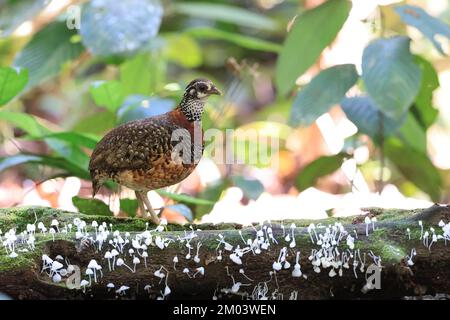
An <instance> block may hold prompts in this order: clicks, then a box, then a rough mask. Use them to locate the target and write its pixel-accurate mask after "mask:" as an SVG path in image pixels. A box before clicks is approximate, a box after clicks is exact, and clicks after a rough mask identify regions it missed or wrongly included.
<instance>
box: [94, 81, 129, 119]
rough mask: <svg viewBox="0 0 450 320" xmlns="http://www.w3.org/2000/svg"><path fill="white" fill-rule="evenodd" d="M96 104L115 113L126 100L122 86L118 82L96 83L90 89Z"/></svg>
mask: <svg viewBox="0 0 450 320" xmlns="http://www.w3.org/2000/svg"><path fill="white" fill-rule="evenodd" d="M89 92H90V93H91V95H92V98H93V99H94V101H95V103H96V104H97V105H98V106H101V107H106V108H107V109H108V110H109V111H112V112H115V111H116V110H117V108H119V106H120V105H121V104H122V102H123V99H124V94H123V87H122V84H121V83H120V82H118V81H115V80H111V81H96V82H94V83H93V84H92V85H91V87H90V88H89Z"/></svg>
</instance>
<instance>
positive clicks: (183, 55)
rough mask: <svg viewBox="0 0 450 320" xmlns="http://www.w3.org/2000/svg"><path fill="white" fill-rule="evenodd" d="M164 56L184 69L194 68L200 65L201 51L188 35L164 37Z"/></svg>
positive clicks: (201, 59)
mask: <svg viewBox="0 0 450 320" xmlns="http://www.w3.org/2000/svg"><path fill="white" fill-rule="evenodd" d="M164 56H165V57H167V59H168V60H169V61H173V62H175V63H177V64H179V65H180V66H182V67H185V68H196V67H198V66H200V65H201V64H202V61H203V57H202V50H201V48H200V47H199V45H198V44H197V42H196V41H195V40H194V39H193V38H192V37H191V36H189V35H188V34H170V35H166V45H165V46H164Z"/></svg>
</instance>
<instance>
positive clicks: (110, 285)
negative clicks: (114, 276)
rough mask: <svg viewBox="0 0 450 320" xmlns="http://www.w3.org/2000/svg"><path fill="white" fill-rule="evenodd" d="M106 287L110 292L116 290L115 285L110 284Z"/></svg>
mask: <svg viewBox="0 0 450 320" xmlns="http://www.w3.org/2000/svg"><path fill="white" fill-rule="evenodd" d="M106 287H107V288H108V292H109V291H111V290H112V289H114V288H115V287H116V286H115V285H114V283H112V282H110V283H108V284H107V285H106Z"/></svg>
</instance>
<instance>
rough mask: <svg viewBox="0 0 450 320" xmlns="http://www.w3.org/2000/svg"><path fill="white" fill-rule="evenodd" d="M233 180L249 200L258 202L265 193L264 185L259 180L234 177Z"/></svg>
mask: <svg viewBox="0 0 450 320" xmlns="http://www.w3.org/2000/svg"><path fill="white" fill-rule="evenodd" d="M231 180H232V181H233V183H234V185H235V186H236V187H238V188H240V189H241V190H242V191H243V192H244V195H245V196H246V197H247V198H249V199H252V200H256V199H258V198H259V196H260V195H261V194H262V193H263V192H264V185H263V184H262V183H261V182H260V181H259V180H258V179H254V178H245V177H242V176H233V177H231Z"/></svg>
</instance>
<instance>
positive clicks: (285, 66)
mask: <svg viewBox="0 0 450 320" xmlns="http://www.w3.org/2000/svg"><path fill="white" fill-rule="evenodd" d="M350 8H351V3H350V2H349V1H345V0H330V1H327V2H325V3H324V4H322V5H320V6H317V7H315V8H313V9H311V10H307V11H305V12H304V13H303V14H301V15H300V16H298V17H297V19H296V20H295V22H294V25H293V27H292V29H291V31H290V32H289V34H288V35H287V38H286V40H285V42H284V44H283V48H282V49H281V54H280V56H279V58H278V62H277V66H276V85H277V89H278V92H279V94H280V95H283V96H284V95H286V94H287V93H288V92H289V91H290V90H291V89H292V87H293V86H294V84H295V81H296V79H297V78H298V77H299V76H301V75H302V74H303V73H304V72H305V71H306V70H308V68H309V67H311V66H312V65H313V63H314V62H315V61H316V60H317V58H318V57H319V55H320V53H321V52H322V51H323V49H325V47H326V46H328V45H329V44H330V43H331V41H333V39H334V38H335V37H336V35H337V33H338V32H339V30H340V29H341V28H342V26H343V25H344V22H345V20H347V17H348V14H349V12H350Z"/></svg>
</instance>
